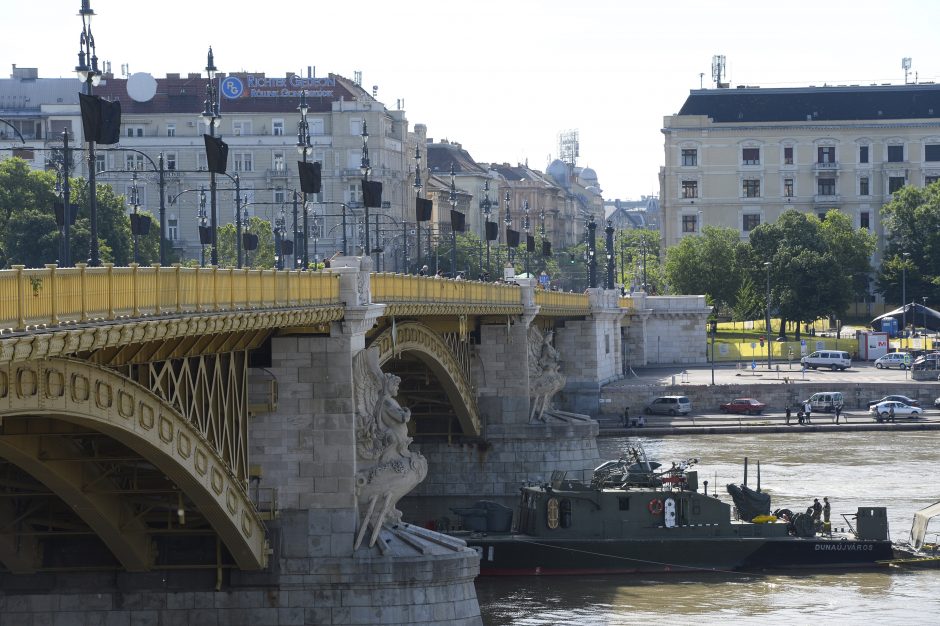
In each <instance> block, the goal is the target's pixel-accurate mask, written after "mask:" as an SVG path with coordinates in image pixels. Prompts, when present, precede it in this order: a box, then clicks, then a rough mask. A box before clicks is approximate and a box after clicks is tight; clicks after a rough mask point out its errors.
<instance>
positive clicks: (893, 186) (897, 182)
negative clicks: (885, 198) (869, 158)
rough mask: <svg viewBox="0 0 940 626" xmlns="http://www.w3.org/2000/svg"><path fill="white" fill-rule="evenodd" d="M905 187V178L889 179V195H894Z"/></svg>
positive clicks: (895, 177) (892, 177) (894, 177)
mask: <svg viewBox="0 0 940 626" xmlns="http://www.w3.org/2000/svg"><path fill="white" fill-rule="evenodd" d="M903 186H904V177H903V176H889V177H888V193H894V192H895V191H898V190H899V189H900V188H901V187H903Z"/></svg>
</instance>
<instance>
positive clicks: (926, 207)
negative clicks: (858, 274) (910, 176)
mask: <svg viewBox="0 0 940 626" xmlns="http://www.w3.org/2000/svg"><path fill="white" fill-rule="evenodd" d="M881 215H882V219H883V222H884V227H885V236H886V238H887V241H886V245H885V251H884V255H883V260H882V264H881V268H880V269H879V272H878V275H877V278H876V285H877V287H876V288H877V290H878V292H879V293H881V294H882V295H884V298H885V300H886V301H888V302H901V295H902V293H901V292H902V290H903V285H902V283H904V273H905V272H904V270H905V268H906V274H907V281H906V282H907V290H906V292H907V293H906V296H907V300H908V302H911V301H915V300H916V301H920V300H921V298H922V297H924V296H926V297H927V300H928V306H930V304H931V303H933V304H937V303H938V302H940V183H933V184H932V185H930V186H928V187H926V188H917V187H910V186H908V187H904V188H902V189H901V190H899V191H897V192H895V194H894V197H893V199H892V200H891V202H889V203H887V204H886V205H884V206H883V207H882V208H881ZM905 252H907V253H908V254H909V256H908V257H906V259H907V260H906V261H905V257H904V256H903V253H905Z"/></svg>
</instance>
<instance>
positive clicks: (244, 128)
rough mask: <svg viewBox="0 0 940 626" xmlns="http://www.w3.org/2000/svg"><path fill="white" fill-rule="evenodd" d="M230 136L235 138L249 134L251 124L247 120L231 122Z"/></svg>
mask: <svg viewBox="0 0 940 626" xmlns="http://www.w3.org/2000/svg"><path fill="white" fill-rule="evenodd" d="M232 134H233V135H235V136H236V137H239V136H242V135H250V134H251V122H250V121H249V120H235V121H234V122H232Z"/></svg>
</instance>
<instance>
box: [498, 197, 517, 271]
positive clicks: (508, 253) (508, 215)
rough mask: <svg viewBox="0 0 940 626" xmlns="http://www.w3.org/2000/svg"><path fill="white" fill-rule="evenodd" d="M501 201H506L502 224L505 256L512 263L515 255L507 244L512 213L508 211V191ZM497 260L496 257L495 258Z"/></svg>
mask: <svg viewBox="0 0 940 626" xmlns="http://www.w3.org/2000/svg"><path fill="white" fill-rule="evenodd" d="M503 202H505V203H506V213H505V214H503V225H504V226H505V227H506V258H507V259H508V260H509V263H510V264H512V263H513V262H514V261H515V259H516V255H515V253H514V251H513V249H512V247H511V246H510V245H509V229H510V228H512V214H511V213H510V211H509V208H510V207H509V192H508V191H507V192H506V197H505V198H504V199H503ZM497 260H498V259H497Z"/></svg>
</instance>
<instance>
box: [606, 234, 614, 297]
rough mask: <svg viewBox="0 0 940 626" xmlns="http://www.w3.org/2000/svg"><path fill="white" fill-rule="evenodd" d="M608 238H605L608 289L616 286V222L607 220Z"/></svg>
mask: <svg viewBox="0 0 940 626" xmlns="http://www.w3.org/2000/svg"><path fill="white" fill-rule="evenodd" d="M604 234H605V235H606V238H605V239H604V246H605V250H604V252H605V253H606V254H607V284H606V286H605V287H606V288H607V289H613V288H614V282H615V281H614V223H613V221H611V220H607V228H605V229H604Z"/></svg>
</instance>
